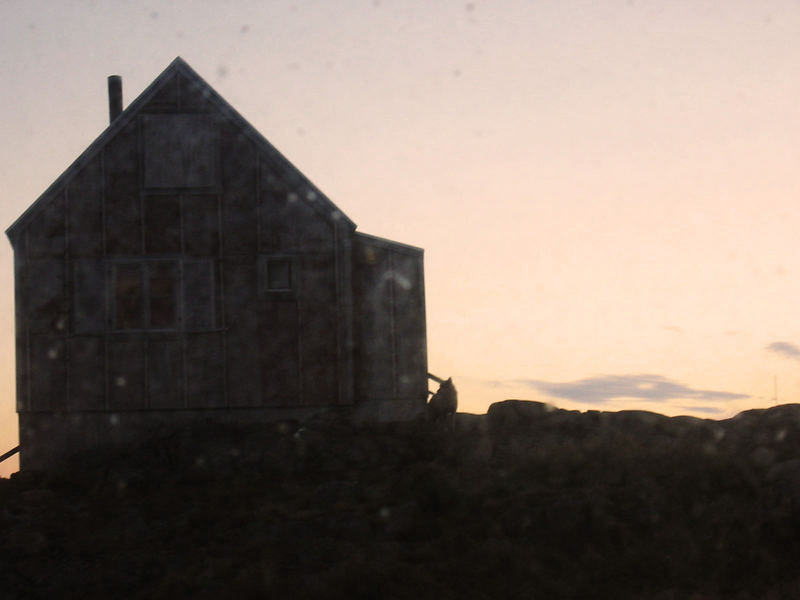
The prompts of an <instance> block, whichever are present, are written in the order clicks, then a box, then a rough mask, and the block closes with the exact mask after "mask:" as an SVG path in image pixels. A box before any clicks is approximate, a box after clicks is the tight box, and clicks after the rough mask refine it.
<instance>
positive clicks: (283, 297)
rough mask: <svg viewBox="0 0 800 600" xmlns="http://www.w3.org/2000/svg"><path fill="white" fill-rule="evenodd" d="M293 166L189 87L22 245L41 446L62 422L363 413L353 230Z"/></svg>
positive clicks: (82, 172) (105, 156)
mask: <svg viewBox="0 0 800 600" xmlns="http://www.w3.org/2000/svg"><path fill="white" fill-rule="evenodd" d="M175 129H177V131H178V133H179V134H175V131H174V130H175ZM195 130H197V131H200V134H199V137H200V140H199V141H195V142H191V141H190V142H187V141H186V139H187V137H191V134H192V132H193V131H195ZM285 164H286V163H285V161H284V162H282V161H280V160H277V159H276V158H275V157H274V156H272V155H271V154H270V153H269V152H267V151H265V150H264V149H263V148H260V147H259V145H258V144H257V143H256V141H255V140H253V139H252V137H249V136H248V135H247V132H246V131H244V130H243V129H242V128H241V127H240V126H239V125H238V124H237V123H236V122H234V121H233V120H231V119H228V118H226V117H225V116H224V115H222V114H220V113H219V111H218V109H217V108H216V107H213V106H211V105H210V104H209V103H208V101H207V98H206V95H204V94H203V93H202V90H201V89H200V88H198V87H197V84H196V82H194V81H192V80H191V79H185V78H182V77H181V76H180V75H179V74H178V75H175V76H173V77H172V79H170V80H169V81H168V82H167V83H166V84H165V85H164V87H163V88H162V89H161V90H160V91H159V93H158V94H156V95H155V96H154V97H153V98H152V100H151V101H150V102H149V103H148V104H147V105H146V106H145V107H143V108H142V109H141V110H140V111H138V112H137V114H136V116H135V117H134V118H133V119H132V120H130V121H129V122H128V123H127V124H125V125H124V127H122V128H121V129H120V130H119V131H118V132H117V134H116V135H114V136H113V137H112V138H111V139H110V140H108V142H107V144H105V146H104V147H103V148H102V149H101V150H100V151H99V152H97V153H96V154H95V155H93V156H90V157H88V159H87V160H85V161H84V162H83V164H82V165H81V166H80V168H78V169H77V170H75V171H74V173H73V174H72V175H71V177H69V179H68V180H67V181H66V183H65V184H64V185H63V186H60V188H59V189H56V190H53V191H52V192H51V197H50V198H48V199H46V200H45V201H44V202H42V203H41V208H40V210H39V211H38V212H37V213H35V214H33V215H31V217H30V218H29V219H28V221H27V224H26V226H25V228H24V230H23V231H22V232H21V234H18V235H16V236H15V238H13V239H12V241H13V242H14V245H15V270H16V276H17V280H16V285H17V289H16V294H17V307H18V310H17V381H18V394H17V401H18V410H19V411H20V413H21V414H23V413H26V414H27V413H30V414H29V415H27V416H25V417H24V418H22V417H21V421H20V425H21V429H22V432H21V436H22V437H23V439H25V436H26V435H27V432H29V431H34V430H41V429H42V428H43V426H39V425H36V422H37V421H36V418H37V417H36V415H41V417H42V423H44V422H45V415H48V414H51V413H54V412H58V413H62V412H63V413H72V412H86V411H100V412H114V413H115V414H119V415H121V416H120V417H118V420H117V422H119V419H126V418H131V419H133V418H134V417H126V416H125V415H126V414H129V413H132V412H134V411H159V410H171V409H194V410H206V409H234V408H235V409H240V408H254V407H270V408H281V409H292V408H294V409H298V410H301V409H302V407H313V406H327V405H336V404H341V405H348V404H350V403H352V399H353V397H352V369H353V363H352V356H351V349H352V316H351V315H349V314H348V313H349V311H351V310H352V299H351V295H352V292H351V289H352V284H351V282H350V281H349V277H350V264H351V262H352V257H351V255H350V253H351V242H350V238H351V237H352V226H351V225H348V224H347V223H345V222H344V221H343V220H340V219H338V218H337V216H338V215H336V214H331V212H330V210H328V211H327V212H326V206H327V205H326V204H325V203H323V202H322V199H321V198H317V197H316V196H315V195H314V192H313V191H312V190H311V189H309V187H308V186H307V185H304V183H303V182H302V181H301V180H300V178H298V177H297V176H296V175H295V174H294V173H293V172H291V171H290V170H289V169H287V168H286V166H285ZM48 418H49V417H48ZM136 418H138V417H136ZM88 420H89V417H86V419H84V422H88ZM101 420H102V419H101ZM48 422H49V421H48ZM53 427H54V425H53V424H52V423H50V424H49V425H48V426H47V429H48V430H52V429H53ZM100 429H102V427H101V428H100ZM22 457H23V458H22V460H23V464H25V462H26V458H25V445H24V442H23V452H22Z"/></svg>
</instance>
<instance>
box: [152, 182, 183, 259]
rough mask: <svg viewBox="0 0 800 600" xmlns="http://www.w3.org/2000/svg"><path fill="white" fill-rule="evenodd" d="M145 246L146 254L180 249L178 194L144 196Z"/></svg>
mask: <svg viewBox="0 0 800 600" xmlns="http://www.w3.org/2000/svg"><path fill="white" fill-rule="evenodd" d="M144 211H145V246H146V249H147V252H148V254H171V253H178V252H180V251H181V206H180V198H179V197H178V196H147V197H146V198H145V206H144Z"/></svg>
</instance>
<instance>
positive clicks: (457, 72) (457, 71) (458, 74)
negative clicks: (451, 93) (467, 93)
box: [453, 69, 461, 77]
mask: <svg viewBox="0 0 800 600" xmlns="http://www.w3.org/2000/svg"><path fill="white" fill-rule="evenodd" d="M453 77H461V69H453Z"/></svg>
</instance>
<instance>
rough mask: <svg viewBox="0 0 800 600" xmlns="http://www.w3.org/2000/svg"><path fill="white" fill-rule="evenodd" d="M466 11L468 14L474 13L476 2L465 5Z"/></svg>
mask: <svg viewBox="0 0 800 600" xmlns="http://www.w3.org/2000/svg"><path fill="white" fill-rule="evenodd" d="M464 10H465V11H467V12H470V13H471V12H473V11H474V10H475V3H474V2H467V3H466V4H465V5H464Z"/></svg>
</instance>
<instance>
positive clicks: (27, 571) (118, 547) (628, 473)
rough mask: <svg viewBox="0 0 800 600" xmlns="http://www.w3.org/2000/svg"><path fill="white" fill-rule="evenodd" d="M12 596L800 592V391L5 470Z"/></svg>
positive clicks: (0, 487) (276, 438)
mask: <svg viewBox="0 0 800 600" xmlns="http://www.w3.org/2000/svg"><path fill="white" fill-rule="evenodd" d="M0 536H1V537H0V597H2V598H9V599H10V598H148V599H151V598H215V599H216V598H241V599H244V598H356V599H357V598H441V599H443V600H446V599H451V598H452V599H464V598H486V599H489V598H544V599H552V598H653V599H663V600H667V599H684V598H695V599H701V598H702V599H704V598H713V599H717V598H719V599H722V598H725V599H729V598H732V599H736V598H741V599H745V598H759V599H762V598H765V599H768V598H798V597H800V570H799V569H798V558H800V405H785V406H779V407H775V408H772V409H769V410H756V411H748V412H745V413H742V414H740V415H739V416H737V417H736V418H734V419H730V420H726V421H707V420H700V419H694V418H689V417H678V418H667V417H663V416H661V415H656V414H653V413H641V412H619V413H597V412H590V413H578V412H571V411H563V410H548V408H547V407H546V406H544V405H542V404H538V403H533V402H519V401H508V402H503V403H498V404H495V405H493V406H492V407H491V408H490V410H489V412H488V413H487V414H486V415H459V416H458V420H457V424H456V430H455V431H448V430H446V429H443V428H441V427H439V426H435V425H432V424H428V423H425V422H418V423H405V424H392V425H369V426H366V425H364V426H354V425H348V424H345V423H342V422H337V421H336V420H335V419H332V418H331V419H321V420H318V421H315V422H312V423H305V424H302V425H298V424H282V425H271V426H259V427H252V428H246V429H242V428H238V429H232V428H227V427H226V428H221V427H213V426H208V427H207V428H205V429H204V430H202V431H200V430H194V431H192V432H183V433H176V434H175V435H173V436H171V437H168V438H161V439H154V440H151V441H150V442H148V443H147V444H143V445H142V446H141V447H139V448H136V449H130V450H128V451H126V452H119V451H117V452H116V453H114V454H113V456H109V455H108V454H106V455H103V454H101V453H93V454H90V455H86V456H82V457H79V458H76V459H75V460H73V461H72V462H71V463H70V464H69V465H67V466H65V468H64V470H62V471H60V472H58V473H50V474H47V475H45V474H37V473H21V474H16V475H15V476H13V477H12V478H11V479H10V480H0Z"/></svg>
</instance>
